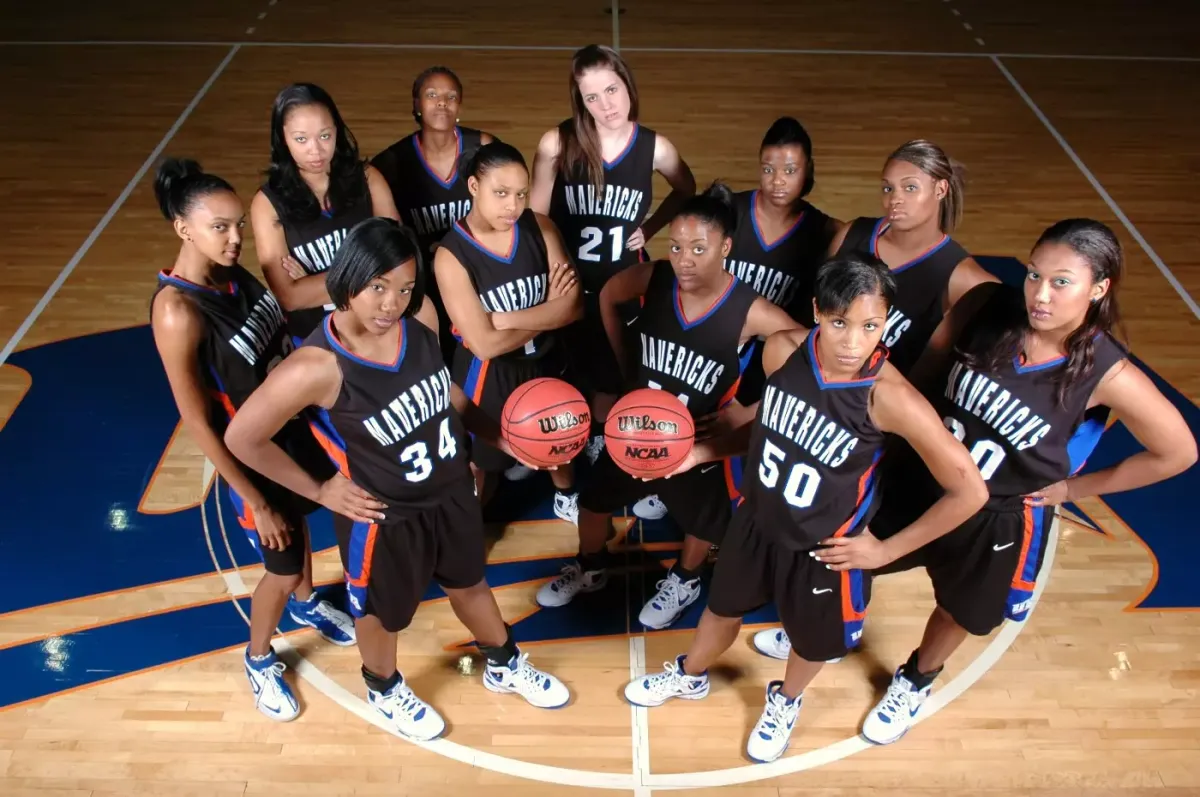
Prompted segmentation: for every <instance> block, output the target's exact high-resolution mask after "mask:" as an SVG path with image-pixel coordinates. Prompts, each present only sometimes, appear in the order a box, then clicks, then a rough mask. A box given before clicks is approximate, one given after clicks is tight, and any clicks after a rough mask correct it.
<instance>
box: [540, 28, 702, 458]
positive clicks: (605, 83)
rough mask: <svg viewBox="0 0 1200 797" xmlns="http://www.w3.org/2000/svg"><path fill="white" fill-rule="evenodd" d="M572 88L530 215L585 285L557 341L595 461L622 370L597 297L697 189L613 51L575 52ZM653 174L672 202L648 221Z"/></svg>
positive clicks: (545, 153) (544, 155) (545, 154)
mask: <svg viewBox="0 0 1200 797" xmlns="http://www.w3.org/2000/svg"><path fill="white" fill-rule="evenodd" d="M569 84H570V89H569V90H570V94H571V118H569V119H566V120H564V121H563V122H561V123H560V124H559V125H558V126H557V127H555V128H554V129H552V130H549V131H547V132H546V133H545V134H544V135H543V136H542V138H541V141H540V142H539V143H538V148H537V155H536V156H535V157H534V161H533V188H532V190H531V192H530V194H529V206H530V207H531V208H533V209H534V210H535V211H537V212H538V213H544V214H547V215H548V216H549V217H550V220H551V221H553V222H554V224H555V226H556V227H557V228H558V229H559V230H560V231H561V232H562V236H563V240H564V241H565V242H566V247H567V252H568V253H569V255H570V256H571V258H572V260H573V261H574V262H575V265H576V266H577V267H578V268H579V273H580V279H581V280H582V281H583V290H584V314H583V318H582V320H580V321H579V322H578V323H575V324H573V325H572V326H571V327H569V328H568V329H566V330H564V333H565V335H564V336H565V338H566V340H567V348H568V350H569V351H570V352H571V356H572V369H571V371H570V379H571V381H572V382H573V383H575V386H576V387H577V388H579V390H580V391H582V392H583V394H584V396H585V397H587V399H588V401H589V402H590V403H591V405H592V409H593V416H594V417H593V433H594V437H593V440H592V443H591V444H590V445H589V447H588V456H589V457H590V458H591V459H592V461H595V459H596V456H598V455H599V453H600V450H601V447H602V444H603V436H602V435H603V431H602V430H603V426H604V417H605V415H606V413H607V411H608V406H609V405H611V403H612V400H613V398H615V395H616V394H617V393H618V392H619V391H620V389H621V370H620V367H619V366H618V364H617V362H616V359H615V358H614V356H613V352H612V350H611V348H610V346H609V344H608V338H607V336H606V335H605V329H604V325H603V323H602V321H601V319H600V302H599V297H600V289H601V288H603V287H604V284H605V283H606V282H607V281H608V279H609V278H610V277H612V276H613V275H614V274H616V273H618V272H619V271H621V270H622V269H625V268H628V267H629V266H631V265H633V264H634V263H637V262H638V261H639V260H646V259H647V258H646V256H645V249H644V247H645V243H646V241H648V240H650V239H651V238H653V237H654V236H655V235H656V234H657V233H658V231H659V230H661V229H662V228H663V227H665V226H666V225H667V223H669V222H670V221H671V219H673V218H675V215H676V213H678V211H679V208H680V207H682V203H683V202H684V201H685V200H686V199H687V198H688V197H690V196H692V195H694V194H695V193H696V180H695V178H694V177H693V176H692V172H691V169H689V168H688V165H687V163H686V162H685V161H684V160H683V158H681V157H680V155H679V152H678V150H676V149H675V145H674V144H672V143H671V142H670V141H669V140H668V139H667V137H666V136H664V135H662V134H661V133H657V132H655V131H654V130H651V129H650V128H648V127H645V126H644V125H641V124H639V123H638V90H637V84H636V83H635V82H634V79H633V72H632V71H631V70H630V69H629V65H628V64H626V63H625V60H624V59H623V58H621V56H620V55H619V54H617V52H616V51H615V50H613V49H612V48H611V47H605V46H603V45H598V44H591V45H588V46H587V47H584V48H582V49H580V50H578V51H577V52H576V53H575V54H574V56H572V58H571V75H570V78H569ZM655 172H657V173H658V174H660V175H661V176H662V177H663V178H664V179H665V180H666V181H667V183H668V185H670V186H671V193H670V194H669V195H668V196H667V197H666V198H665V199H664V200H663V201H662V203H661V204H660V205H659V206H658V208H657V209H656V210H655V211H654V213H653V214H652V215H649V218H647V214H649V212H650V205H651V203H652V201H653V195H654V174H655ZM597 394H600V395H599V396H597Z"/></svg>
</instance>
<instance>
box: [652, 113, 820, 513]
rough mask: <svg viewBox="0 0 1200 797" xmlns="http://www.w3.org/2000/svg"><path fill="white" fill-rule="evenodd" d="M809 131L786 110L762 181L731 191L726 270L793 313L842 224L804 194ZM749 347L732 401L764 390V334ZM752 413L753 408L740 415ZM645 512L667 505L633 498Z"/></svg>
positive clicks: (803, 310) (770, 134) (799, 311)
mask: <svg viewBox="0 0 1200 797" xmlns="http://www.w3.org/2000/svg"><path fill="white" fill-rule="evenodd" d="M813 172H814V163H813V158H812V139H811V138H810V137H809V135H808V131H807V130H805V129H804V125H802V124H800V122H799V121H797V120H796V119H793V118H792V117H790V116H783V117H780V118H779V119H776V120H775V122H774V123H773V124H772V125H771V126H770V128H768V129H767V132H766V135H764V136H763V140H762V144H761V146H760V147H759V187H758V188H757V189H754V190H752V191H742V192H740V193H738V194H734V198H733V205H734V209H735V210H736V212H737V229H736V230H735V231H734V235H733V248H732V249H730V250H729V256H728V257H727V258H725V270H726V271H728V272H729V273H731V274H733V275H734V276H735V277H737V278H738V279H740V280H741V281H742V282H745V283H747V284H748V285H750V286H751V287H753V288H754V290H755V291H757V292H758V293H759V295H761V296H764V297H766V298H767V299H769V300H770V301H771V302H772V303H774V304H776V305H779V306H780V307H782V308H783V309H784V310H786V311H787V312H788V314H789V315H791V316H792V317H793V318H797V319H807V318H809V317H810V316H811V315H812V296H813V282H814V281H815V280H816V277H817V268H818V267H819V266H820V265H821V262H822V261H823V260H825V253H826V251H827V250H828V249H829V245H830V242H831V241H832V240H833V238H834V236H835V235H837V234H838V232H839V231H840V230H841V228H842V227H843V226H844V225H843V223H842V222H840V221H838V220H837V219H834V218H831V217H829V216H827V215H825V214H824V213H822V212H821V211H820V210H819V209H817V208H815V207H813V206H812V205H811V204H810V203H809V202H808V201H807V200H806V199H805V197H807V196H808V195H809V194H810V193H811V192H812V190H813V187H814V185H815V180H814V177H813ZM752 345H753V347H754V349H753V352H752V354H751V355H750V361H749V362H748V364H747V365H746V371H745V373H744V374H742V381H741V384H740V385H739V386H738V394H737V405H738V406H740V407H748V406H750V405H752V404H754V402H756V401H758V399H759V398H760V397H761V396H762V387H763V380H764V379H765V377H764V376H763V370H762V345H763V341H756V342H755V343H753V344H752ZM752 417H754V413H753V411H751V412H749V413H748V414H744V415H743V416H742V420H743V421H749V420H750V418H752ZM633 513H634V514H635V515H637V516H638V517H640V518H643V519H644V520H657V519H658V518H661V517H662V516H663V515H665V514H666V513H667V508H666V506H665V505H664V504H663V503H662V501H661V500H659V498H658V496H656V495H651V496H647V497H646V498H643V499H642V500H641V501H638V502H637V503H636V504H634V505H633Z"/></svg>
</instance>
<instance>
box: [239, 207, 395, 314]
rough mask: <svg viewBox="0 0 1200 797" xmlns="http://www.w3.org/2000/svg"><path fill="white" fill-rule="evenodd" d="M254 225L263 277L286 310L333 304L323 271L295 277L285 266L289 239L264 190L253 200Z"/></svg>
mask: <svg viewBox="0 0 1200 797" xmlns="http://www.w3.org/2000/svg"><path fill="white" fill-rule="evenodd" d="M385 187H386V186H385ZM250 227H251V229H252V230H253V231H254V249H255V251H256V252H257V254H258V264H259V266H261V267H262V272H263V277H265V278H266V281H267V286H268V287H269V288H270V289H271V292H272V293H274V294H275V296H276V297H278V299H279V303H280V304H281V305H283V309H284V310H303V309H305V308H308V307H323V306H325V305H326V304H329V291H327V290H326V289H325V276H324V275H323V274H309V275H308V276H305V277H301V278H300V279H293V278H292V276H291V275H290V274H288V272H287V269H285V268H284V265H283V262H284V260H285V259H288V258H290V257H291V253H290V252H288V247H287V239H286V238H285V236H284V233H283V225H281V224H280V223H279V216H278V214H276V212H275V206H274V205H272V204H271V200H269V199H267V195H266V194H264V193H263V192H262V191H259V192H258V193H257V194H256V195H255V196H254V200H253V201H252V202H251V203H250Z"/></svg>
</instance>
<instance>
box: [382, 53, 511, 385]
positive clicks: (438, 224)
mask: <svg viewBox="0 0 1200 797" xmlns="http://www.w3.org/2000/svg"><path fill="white" fill-rule="evenodd" d="M462 102H463V84H462V80H460V79H459V77H458V75H456V74H455V73H454V71H453V70H451V69H450V68H449V67H445V66H431V67H429V68H428V69H425V70H424V71H422V72H421V74H419V75H417V77H416V79H414V80H413V84H412V117H413V119H414V120H415V121H416V123H417V125H418V129H417V130H415V131H413V132H412V133H409V134H408V135H406V136H405V137H404V138H402V139H400V140H399V141H397V142H396V143H394V144H392V145H391V146H390V147H388V148H387V149H385V150H383V151H382V152H380V153H379V154H378V155H376V156H375V157H374V158H372V159H371V164H372V165H373V166H374V167H375V168H376V169H378V170H379V173H380V174H382V175H383V178H384V179H385V180H387V184H388V186H389V187H390V188H391V191H392V198H393V199H394V200H395V202H396V209H397V210H398V211H399V212H400V220H401V221H403V222H404V224H405V225H407V226H408V227H410V228H411V229H412V230H414V231H415V232H416V234H417V240H418V241H420V243H421V250H422V252H423V253H424V255H425V262H426V263H432V262H433V251H434V249H435V248H436V247H437V245H438V243H439V242H441V240H442V238H444V237H445V235H446V233H447V232H449V231H450V226H451V225H452V224H454V223H455V222H456V221H458V220H459V219H461V218H463V217H464V216H466V215H467V213H468V212H469V211H470V210H471V192H470V191H468V190H467V181H466V179H465V178H464V177H462V175H461V174H460V169H459V167H460V165H461V163H462V161H464V160H467V159H469V158H470V157H471V155H473V154H474V153H475V150H477V149H479V147H480V146H482V145H483V144H489V143H491V142H492V141H493V140H495V139H494V137H493V136H492V135H490V134H488V133H485V132H483V131H481V130H476V129H475V128H473V127H464V126H462V125H460V124H459V113H460V112H461V109H462ZM426 287H427V288H428V290H429V297H430V299H431V300H432V301H433V304H434V306H435V307H436V308H437V310H438V316H439V318H440V323H441V327H440V329H439V334H438V337H439V339H440V340H441V343H442V353H443V354H444V355H445V358H446V363H447V364H450V363H452V362H453V357H454V346H455V341H454V336H453V335H452V334H451V333H450V321H449V319H448V318H447V316H446V307H445V304H444V303H443V302H442V297H441V295H439V294H438V292H437V282H436V280H430V281H429V283H428V285H427V286H426Z"/></svg>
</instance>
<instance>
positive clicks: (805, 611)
mask: <svg viewBox="0 0 1200 797" xmlns="http://www.w3.org/2000/svg"><path fill="white" fill-rule="evenodd" d="M809 550H811V549H809ZM809 550H796V549H794V547H792V546H787V545H784V544H781V542H780V541H779V539H778V536H777V533H776V532H772V531H770V530H768V529H767V527H766V526H764V525H763V524H761V523H758V522H755V520H754V512H753V509H752V507H751V506H750V505H749V504H746V503H743V504H742V505H741V506H740V507H738V510H737V512H736V513H735V514H734V517H733V522H732V523H731V524H730V526H729V531H728V532H727V533H726V535H725V541H724V543H722V545H721V556H720V558H719V559H717V565H716V569H715V570H714V572H713V580H712V585H711V587H710V588H709V593H708V608H709V610H710V611H711V612H712V613H713V614H715V615H717V616H719V617H744V616H745V615H747V614H749V613H750V612H753V611H755V610H756V609H758V608H760V607H762V606H765V605H767V604H768V603H771V602H774V603H775V608H776V609H777V610H778V612H779V618H780V620H782V621H783V630H784V631H786V632H787V635H788V637H789V638H790V639H791V640H792V649H793V650H795V651H796V655H797V656H799V657H800V658H802V659H805V660H806V661H828V660H829V659H836V658H839V657H841V656H845V655H846V653H847V652H848V651H849V650H850V649H852V648H854V647H857V646H858V643H859V640H860V639H861V638H862V631H863V623H864V621H865V620H866V615H867V604H868V603H869V602H870V600H871V574H870V572H869V571H864V570H846V571H841V572H835V571H833V570H829V569H827V568H826V567H825V565H823V564H821V563H820V562H818V561H817V560H815V559H813V558H812V557H811V556H810V555H809Z"/></svg>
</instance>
